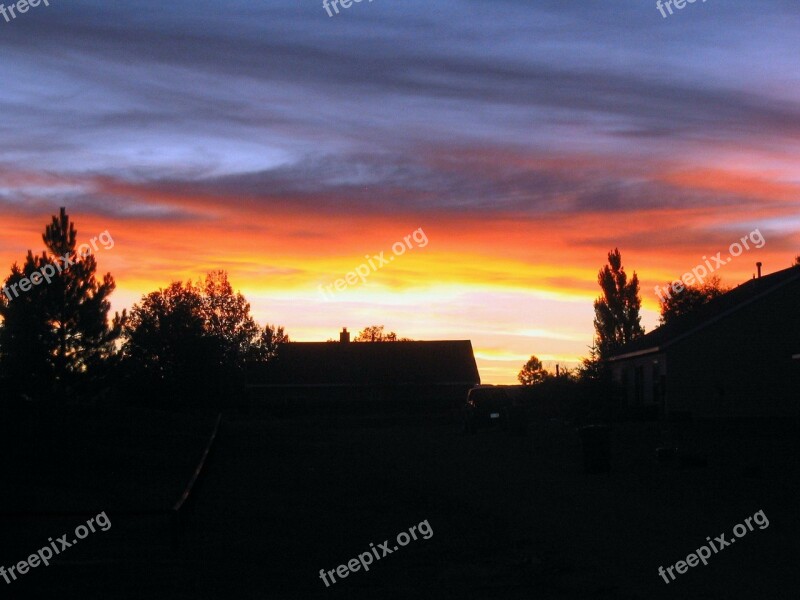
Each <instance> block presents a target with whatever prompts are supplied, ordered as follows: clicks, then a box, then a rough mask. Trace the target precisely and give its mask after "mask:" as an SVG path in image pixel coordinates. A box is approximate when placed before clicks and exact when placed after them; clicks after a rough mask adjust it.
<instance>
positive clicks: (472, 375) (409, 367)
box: [247, 329, 480, 410]
mask: <svg viewBox="0 0 800 600" xmlns="http://www.w3.org/2000/svg"><path fill="white" fill-rule="evenodd" d="M479 383H480V376H479V375H478V367H477V365H476V364H475V356H474V354H473V351H472V343H471V342H470V341H468V340H463V341H435V342H350V334H349V333H348V332H347V329H345V330H344V331H343V332H342V333H341V335H340V341H339V342H338V343H337V342H290V343H287V344H282V345H281V346H280V348H279V351H278V357H277V359H276V360H275V361H274V362H273V363H271V364H269V365H254V366H253V367H252V368H251V369H250V370H249V372H248V382H247V388H248V390H249V396H250V399H251V401H252V402H253V403H255V404H261V405H268V406H275V407H282V408H308V407H323V408H324V407H331V408H333V409H334V410H336V409H338V408H343V407H346V406H347V407H353V406H354V405H356V406H358V407H361V408H368V407H369V408H382V407H389V406H391V407H398V406H403V407H412V406H417V407H418V406H437V407H444V406H458V405H461V404H463V403H464V402H465V400H466V397H467V392H468V391H469V389H470V388H472V387H473V386H475V385H477V384H479ZM365 405H366V406H365Z"/></svg>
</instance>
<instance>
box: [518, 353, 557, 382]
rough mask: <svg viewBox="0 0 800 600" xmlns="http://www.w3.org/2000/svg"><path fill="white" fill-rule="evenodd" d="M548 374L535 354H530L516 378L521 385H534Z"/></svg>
mask: <svg viewBox="0 0 800 600" xmlns="http://www.w3.org/2000/svg"><path fill="white" fill-rule="evenodd" d="M549 376H550V374H549V373H548V372H547V371H545V369H544V367H543V366H542V361H540V360H539V359H538V358H536V356H531V357H530V358H529V359H528V362H526V363H525V365H524V366H523V367H522V370H521V371H520V372H519V374H518V375H517V379H518V380H519V382H520V383H521V384H522V385H536V384H537V383H542V382H543V381H544V380H545V379H547V378H548V377H549Z"/></svg>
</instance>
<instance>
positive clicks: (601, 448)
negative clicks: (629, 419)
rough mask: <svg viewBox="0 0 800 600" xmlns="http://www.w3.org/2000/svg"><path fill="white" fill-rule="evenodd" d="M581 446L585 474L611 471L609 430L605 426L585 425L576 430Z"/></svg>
mask: <svg viewBox="0 0 800 600" xmlns="http://www.w3.org/2000/svg"><path fill="white" fill-rule="evenodd" d="M578 433H579V434H580V436H581V444H582V445H583V469H584V472H585V473H608V472H609V471H611V429H610V428H609V427H608V426H607V425H587V426H586V427H581V428H580V429H579V430H578Z"/></svg>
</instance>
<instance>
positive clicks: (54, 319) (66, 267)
mask: <svg viewBox="0 0 800 600" xmlns="http://www.w3.org/2000/svg"><path fill="white" fill-rule="evenodd" d="M42 240H43V241H44V244H45V247H46V250H45V251H43V252H42V254H41V255H38V256H35V255H34V254H33V252H32V251H30V250H29V251H28V255H27V256H26V258H25V262H24V263H23V265H22V266H21V267H20V266H18V265H17V264H16V263H14V265H13V266H12V267H11V274H10V275H9V277H8V278H7V279H6V281H5V284H4V285H5V287H4V290H3V291H4V294H3V296H2V299H0V316H2V317H3V320H4V325H3V327H2V329H0V348H2V358H3V361H2V370H3V373H4V375H5V378H6V380H7V384H8V385H9V386H10V388H11V389H12V390H13V391H15V392H17V393H26V394H28V395H42V394H47V393H50V392H56V393H65V392H69V391H71V390H74V389H75V386H76V385H79V384H87V383H90V382H91V381H92V380H93V378H96V377H97V376H98V375H99V373H100V371H101V368H102V366H103V365H104V363H105V362H106V361H107V360H108V359H109V358H110V356H111V355H112V354H113V353H114V341H115V340H116V339H117V338H118V337H119V335H120V332H121V328H122V324H123V323H124V321H125V319H126V314H125V312H124V311H123V313H122V315H115V317H114V320H113V322H112V323H111V324H109V321H108V311H109V309H110V304H109V302H108V296H109V295H110V294H111V292H113V291H114V288H115V287H116V285H115V283H114V278H113V277H112V276H111V274H110V273H106V275H105V276H104V277H103V280H102V282H98V281H97V279H96V277H95V273H96V271H97V261H96V260H95V258H94V256H92V255H91V253H90V252H87V253H86V254H85V255H82V256H81V255H79V254H77V253H76V240H77V231H76V229H75V225H74V224H73V223H70V220H69V216H68V215H67V213H66V209H64V208H61V211H60V214H59V215H58V216H53V219H52V222H51V223H50V224H49V225H47V226H46V228H45V232H44V234H43V235H42ZM42 273H46V274H47V277H44V276H43V275H42ZM26 280H27V283H26ZM34 281H38V284H33V283H32V282H34ZM14 286H16V287H14ZM9 296H11V298H9Z"/></svg>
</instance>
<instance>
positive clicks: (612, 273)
mask: <svg viewBox="0 0 800 600" xmlns="http://www.w3.org/2000/svg"><path fill="white" fill-rule="evenodd" d="M597 283H598V284H599V285H600V288H601V290H602V296H600V297H599V298H598V299H597V300H595V302H594V312H595V318H594V329H595V333H596V347H597V358H598V359H599V360H601V361H605V360H607V359H608V358H609V357H611V356H613V355H614V353H615V352H616V351H617V350H619V349H620V348H621V347H622V346H623V345H624V344H626V343H628V342H630V341H631V340H634V339H636V338H637V337H639V336H641V335H643V334H644V329H642V326H641V324H640V319H641V317H640V316H639V310H640V309H641V306H642V300H641V298H640V297H639V278H638V277H637V275H636V272H635V271H634V273H633V277H631V279H630V281H628V275H627V273H625V269H624V267H623V266H622V255H621V254H620V252H619V249H617V248H615V249H614V250H613V251H612V252H609V253H608V264H607V265H605V266H604V267H603V268H602V269H600V272H599V273H598V274H597Z"/></svg>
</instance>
